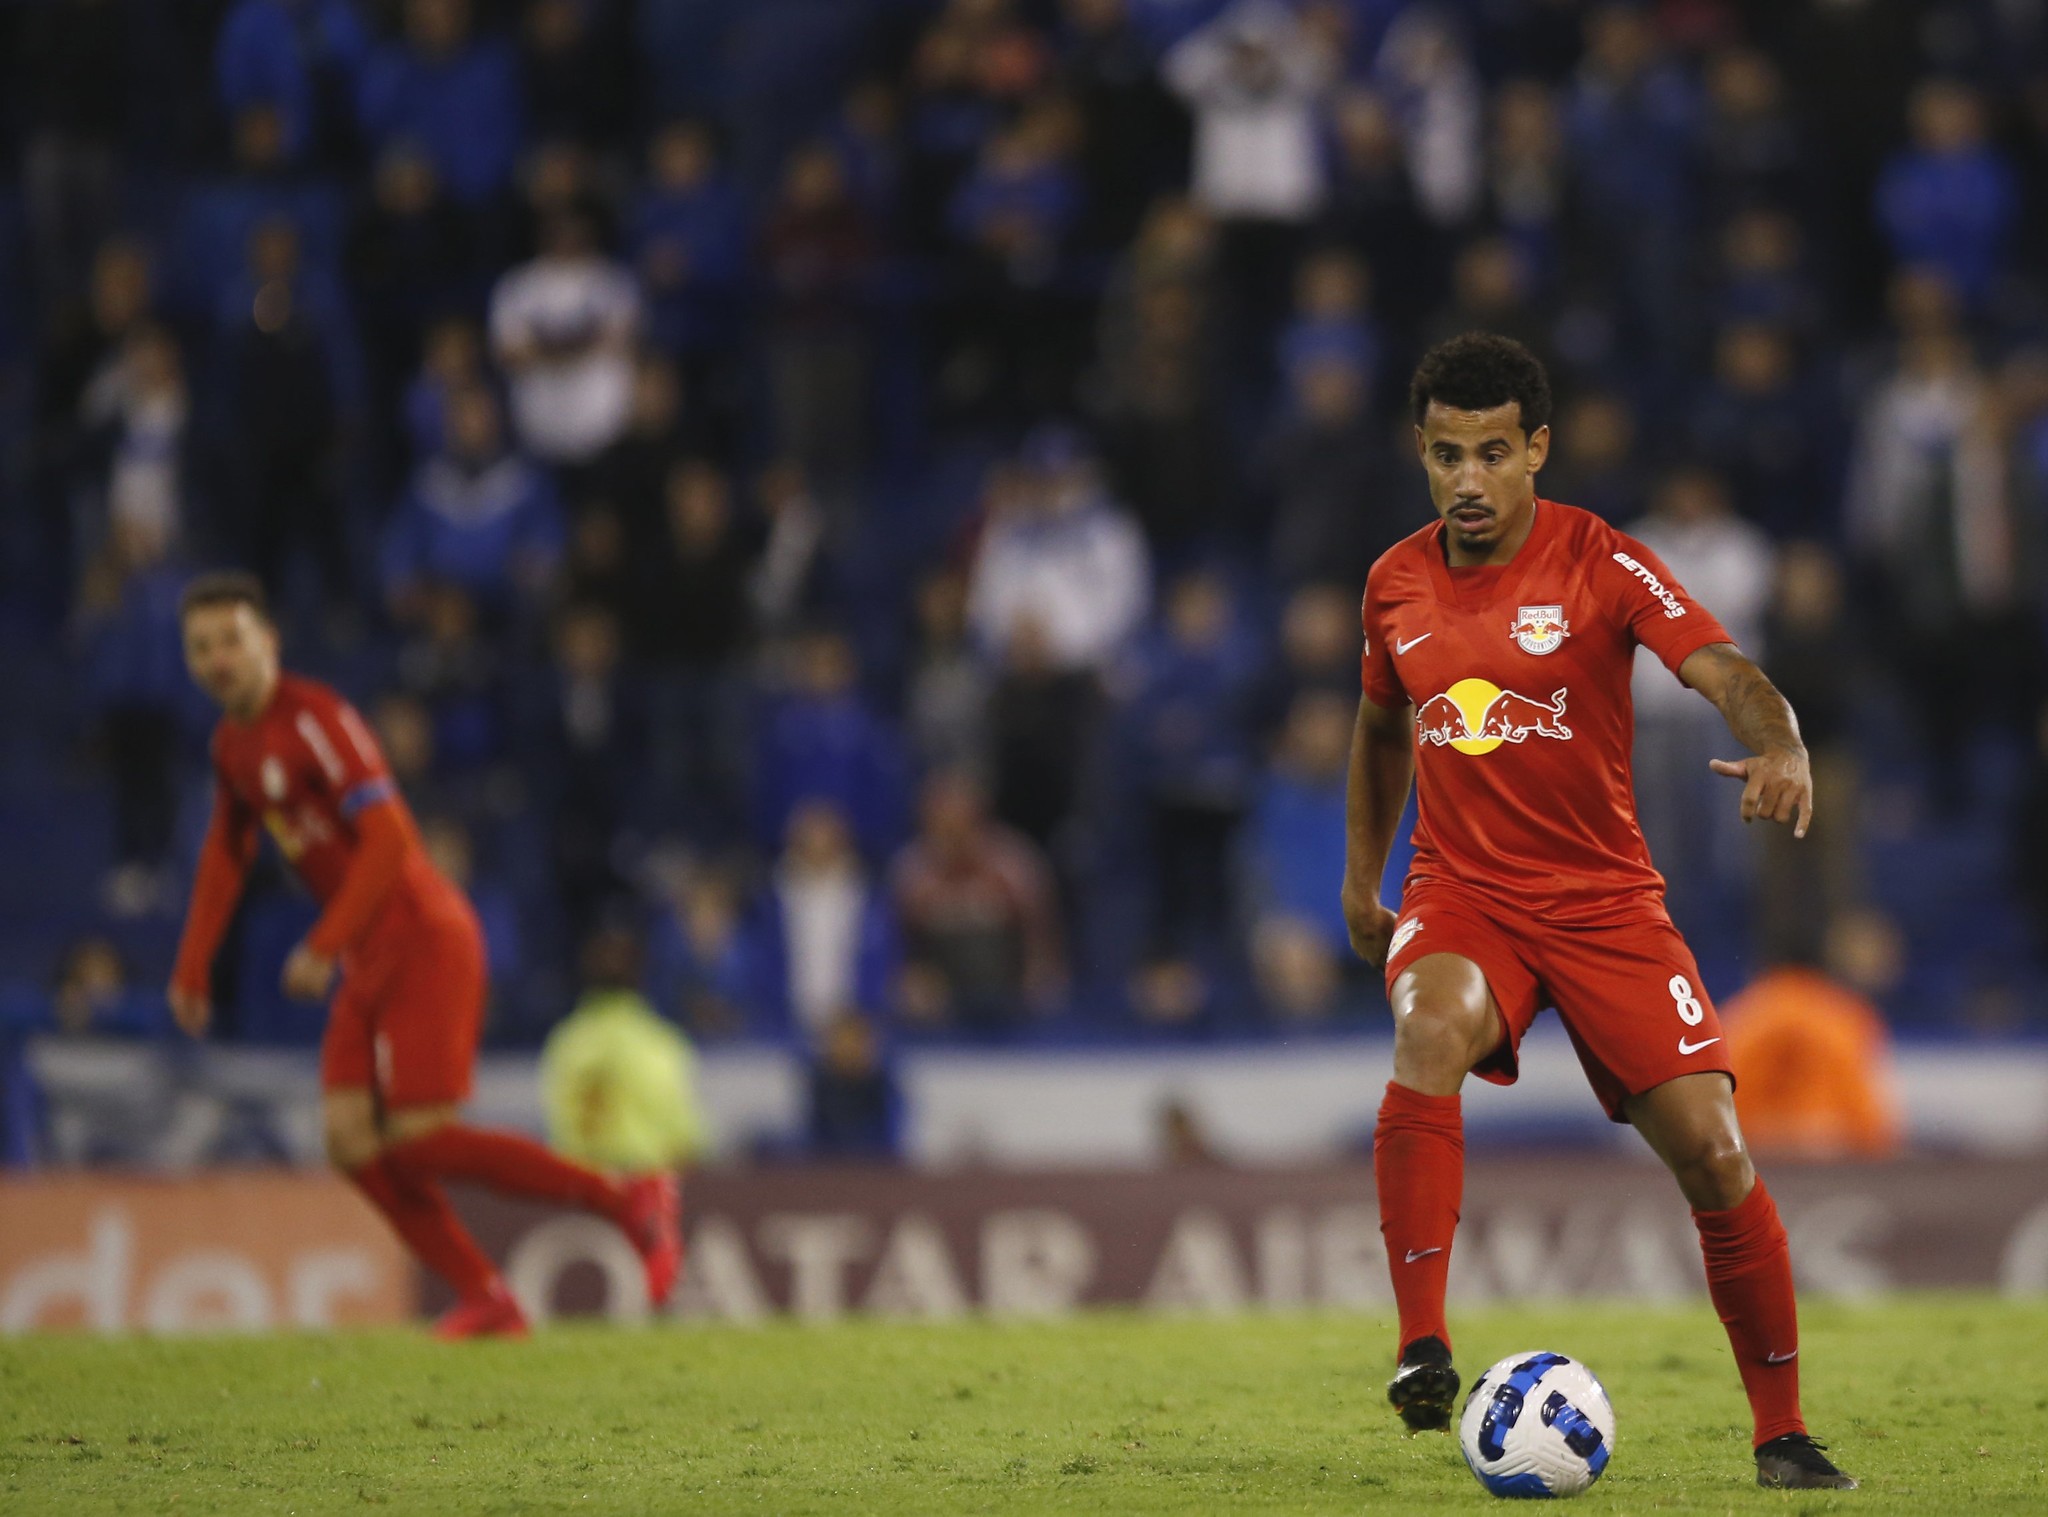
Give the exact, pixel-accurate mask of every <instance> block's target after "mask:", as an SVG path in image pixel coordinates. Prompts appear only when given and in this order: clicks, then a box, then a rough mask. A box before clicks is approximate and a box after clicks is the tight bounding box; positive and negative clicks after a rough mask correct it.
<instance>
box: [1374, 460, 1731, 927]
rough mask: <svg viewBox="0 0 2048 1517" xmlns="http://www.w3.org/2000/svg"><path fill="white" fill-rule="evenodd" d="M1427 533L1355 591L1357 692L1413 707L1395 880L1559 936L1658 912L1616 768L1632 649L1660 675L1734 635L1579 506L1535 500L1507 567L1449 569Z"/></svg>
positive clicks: (1411, 539)
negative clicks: (1556, 930)
mask: <svg viewBox="0 0 2048 1517" xmlns="http://www.w3.org/2000/svg"><path fill="white" fill-rule="evenodd" d="M1443 538H1444V527H1443V524H1442V523H1441V522H1436V523H1433V524H1432V525H1430V526H1428V527H1425V528H1424V529H1423V530H1421V531H1419V532H1416V533H1414V534H1412V535H1411V536H1408V537H1405V538H1403V539H1402V540H1401V541H1400V542H1398V543H1396V544H1395V545H1394V546H1393V547H1392V548H1390V549H1388V550H1387V552H1386V553H1385V554H1384V555H1383V556H1382V557H1381V558H1380V560H1379V562H1378V563H1376V564H1374V565H1373V567H1372V573H1371V574H1370V575H1369V576H1368V577H1367V579H1366V586H1365V606H1364V621H1365V654H1364V658H1363V661H1362V680H1363V684H1364V689H1365V695H1366V698H1367V699H1368V700H1370V701H1372V702H1373V704H1374V705H1377V706H1384V707H1398V706H1402V705H1413V706H1414V707H1415V774H1416V798H1417V807H1418V812H1419V820H1418V821H1417V823H1416V827H1415V862H1414V864H1413V866H1412V868H1411V869H1410V871H1409V876H1408V878H1409V881H1410V883H1414V882H1417V881H1423V880H1432V881H1444V882H1446V883H1450V884H1455V885H1464V886H1467V887H1469V888H1471V889H1473V890H1476V891H1481V892H1484V893H1485V894H1486V895H1487V896H1488V897H1489V899H1494V900H1498V901H1500V902H1502V903H1503V904H1504V905H1505V904H1508V903H1512V904H1513V906H1514V908H1515V909H1516V910H1518V911H1521V912H1524V913H1526V914H1527V915H1528V916H1529V917H1531V918H1533V919H1534V920H1537V921H1542V922H1555V923H1559V924H1562V925H1567V926H1594V925H1607V924H1614V923H1621V922H1628V921H1635V920H1640V919H1643V918H1647V917H1656V916H1659V915H1661V914H1662V912H1663V893H1664V881H1663V878H1662V877H1661V876H1660V875H1659V874H1658V873H1657V871H1656V870H1655V869H1654V868H1652V867H1651V864H1650V851H1649V849H1648V847H1646V846H1645V844H1644V842H1643V834H1642V829H1641V828H1640V827H1639V826H1638V825H1637V824H1636V813H1635V793H1634V787H1633V784H1632V782H1631V775H1630V765H1629V759H1630V753H1631V751H1632V749H1633V746H1634V740H1635V707H1634V703H1633V702H1632V700H1631V699H1630V696H1629V681H1630V676H1631V674H1632V673H1633V670H1634V667H1635V649H1636V646H1637V645H1638V644H1641V645H1642V646H1644V647H1646V648H1648V649H1650V651H1651V652H1653V653H1655V654H1656V655H1657V656H1658V657H1659V658H1661V659H1662V660H1663V661H1664V663H1665V665H1666V666H1667V667H1668V668H1670V669H1671V670H1672V672H1673V673H1674V674H1676V672H1677V670H1678V666H1679V665H1680V664H1681V663H1682V662H1684V660H1685V659H1686V658H1687V657H1688V656H1689V655H1691V654H1693V653H1695V652H1697V651H1698V650H1699V649H1701V648H1704V647H1706V646H1707V645H1709V644H1710V643H1725V642H1730V641H1732V639H1731V638H1730V637H1729V636H1728V633H1727V631H1726V630H1725V629H1724V628H1723V627H1722V626H1721V624H1720V623H1719V622H1717V621H1715V620H1714V618H1713V617H1712V616H1710V615H1709V614H1708V613H1707V612H1706V611H1705V610H1703V609H1702V608H1701V607H1700V606H1699V604H1698V603H1697V602H1695V601H1694V600H1692V598H1691V597H1689V596H1688V595H1687V594H1686V593H1685V591H1684V590H1683V589H1682V588H1681V587H1680V586H1679V584H1678V582H1677V581H1676V580H1675V579H1674V578H1672V575H1671V571H1670V570H1669V569H1667V568H1665V566H1664V565H1663V563H1662V562H1661V561H1660V560H1659V559H1658V558H1657V556H1656V555H1655V554H1654V553H1652V552H1651V551H1650V550H1649V549H1648V548H1646V547H1644V546H1643V545H1642V544H1641V543H1639V542H1637V541H1636V540H1635V539H1634V538H1632V537H1629V536H1627V535H1626V534H1624V533H1621V532H1617V531H1616V530H1615V529H1614V528H1612V527H1610V526H1608V525H1607V523H1605V522H1604V521H1602V520H1601V519H1600V518H1599V517H1597V516H1595V515H1593V514H1592V513H1591V512H1590V511H1582V510H1579V509H1578V508H1577V507H1575V506H1565V505H1559V504H1557V503H1556V502H1554V501H1547V500H1539V501H1538V502H1537V503H1536V521H1535V525H1534V526H1533V527H1532V528H1531V529H1530V533H1529V539H1528V541H1527V542H1525V543H1524V544H1523V545H1522V548H1521V551H1520V552H1518V553H1517V554H1516V555H1515V557H1514V559H1513V560H1512V561H1511V562H1509V563H1506V564H1489V565H1482V566H1479V567H1475V568H1469V569H1454V568H1452V567H1450V566H1449V565H1448V564H1447V563H1446V562H1445V560H1444V544H1443Z"/></svg>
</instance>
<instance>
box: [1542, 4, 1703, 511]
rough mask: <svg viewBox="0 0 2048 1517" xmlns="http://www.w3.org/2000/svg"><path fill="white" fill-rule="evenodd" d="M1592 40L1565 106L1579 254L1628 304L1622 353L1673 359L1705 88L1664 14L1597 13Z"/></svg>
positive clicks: (1590, 26) (1678, 341)
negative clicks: (1675, 46) (1671, 43)
mask: <svg viewBox="0 0 2048 1517" xmlns="http://www.w3.org/2000/svg"><path fill="white" fill-rule="evenodd" d="M1584 35H1585V44H1586V46H1585V56H1584V59H1583V61H1582V62H1581V63H1580V65H1579V68H1578V72H1577V75H1576V77H1575V78H1574V80H1573V82H1572V88H1571V93H1570V98H1569V100H1568V102H1567V104H1566V107H1565V141H1566V143H1567V145H1568V147H1569V150H1570V157H1571V164H1572V176H1573V196H1574V201H1575V204H1576V206H1577V207H1578V208H1579V210H1580V213H1581V214H1582V216H1583V223H1582V227H1581V232H1580V235H1579V236H1577V237H1576V238H1574V245H1575V251H1576V252H1578V253H1579V254H1580V255H1581V256H1582V257H1583V258H1585V259H1586V261H1587V262H1588V263H1589V264H1590V267H1589V268H1588V269H1587V270H1586V271H1585V273H1586V274H1587V276H1588V277H1590V278H1594V279H1601V280H1604V281H1605V282H1607V283H1608V286H1609V288H1610V289H1611V290H1612V291H1613V293H1614V295H1616V296H1619V302H1618V304H1619V311H1618V313H1617V314H1619V316H1620V317H1621V326H1622V334H1621V342H1622V346H1623V348H1624V349H1625V350H1626V351H1629V352H1632V353H1638V354H1641V355H1642V356H1643V357H1645V358H1646V359H1652V360H1664V361H1668V360H1669V359H1671V358H1673V357H1675V356H1676V355H1678V354H1680V353H1682V352H1684V351H1685V341H1686V338H1687V336H1688V335H1689V330H1690V322H1691V319H1692V304H1691V302H1689V301H1688V300H1687V299H1686V298H1685V283H1684V282H1685V276H1686V273H1687V271H1688V269H1689V266H1690V255H1691V247H1690V242H1691V237H1692V229H1693V226H1694V222H1695V219H1696V214H1697V199H1696V193H1695V186H1696V174H1695V172H1694V170H1695V163H1696V160H1697V156H1698V143H1699V138H1700V131H1701V126H1702V119H1703V111H1702V105H1701V99H1700V91H1699V89H1698V86H1697V85H1696V84H1695V83H1694V81H1693V78H1692V75H1691V74H1690V72H1689V71H1688V70H1687V69H1686V68H1685V67H1684V65H1683V63H1682V62H1681V60H1680V59H1678V58H1677V57H1675V56H1674V55H1673V50H1671V49H1670V48H1669V47H1668V46H1667V44H1666V39H1665V37H1664V36H1663V33H1662V29H1661V27H1660V24H1659V16H1658V14H1657V13H1655V12H1653V11H1648V10H1644V9H1641V8H1638V7H1636V6H1634V5H1628V4H1613V3H1609V4H1602V5H1597V6H1593V7H1590V8H1589V9H1588V10H1587V11H1586V12H1585V22H1584ZM1559 435H1560V436H1561V437H1570V436H1571V435H1572V434H1571V432H1570V431H1569V430H1568V429H1560V433H1559ZM1586 504H1587V505H1589V506H1590V505H1591V504H1592V503H1591V502H1590V501H1589V502H1586ZM1609 519H1610V520H1612V519H1613V518H1609Z"/></svg>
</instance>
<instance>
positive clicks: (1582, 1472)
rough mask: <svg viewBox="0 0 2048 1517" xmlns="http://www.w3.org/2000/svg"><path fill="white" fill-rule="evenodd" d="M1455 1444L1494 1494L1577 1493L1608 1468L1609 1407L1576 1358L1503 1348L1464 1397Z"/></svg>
mask: <svg viewBox="0 0 2048 1517" xmlns="http://www.w3.org/2000/svg"><path fill="white" fill-rule="evenodd" d="M1458 1442H1459V1444H1460V1446H1462V1447H1463V1448H1464V1450H1465V1462H1466V1463H1467V1464H1469V1465H1471V1466H1472V1473H1473V1474H1475V1475H1477V1476H1478V1477H1479V1483H1480V1484H1481V1485H1483V1486H1485V1487H1486V1488H1487V1489H1488V1490H1489V1491H1491V1492H1493V1494H1494V1495H1496V1496H1577V1495H1579V1494H1580V1493H1581V1492H1583V1491H1584V1490H1585V1489H1586V1488H1587V1487H1588V1486H1590V1485H1592V1483H1593V1482H1594V1481H1596V1480H1598V1479H1599V1478H1600V1472H1601V1471H1602V1470H1604V1469H1606V1468H1607V1460H1608V1456H1609V1455H1610V1454H1612V1453H1613V1451H1614V1408H1613V1406H1611V1405H1610V1404H1609V1403H1608V1400H1607V1392H1606V1390H1604V1389H1603V1388H1602V1387H1601V1384H1600V1382H1599V1381H1598V1380H1596V1379H1594V1378H1593V1372H1592V1371H1591V1370H1589V1369H1587V1368H1586V1366H1585V1365H1583V1364H1581V1363H1579V1362H1578V1361H1577V1360H1576V1359H1567V1358H1566V1357H1565V1356H1564V1355H1563V1354H1548V1353H1540V1352H1538V1353H1526V1354H1510V1355H1508V1357H1507V1358H1505V1359H1503V1360H1501V1362H1500V1363H1498V1364H1496V1365H1495V1366H1494V1367H1493V1368H1492V1369H1490V1370H1488V1371H1487V1372H1486V1373H1485V1374H1483V1375H1481V1376H1480V1377H1479V1380H1478V1383H1477V1384H1475V1385H1474V1386H1473V1387H1472V1393H1471V1394H1470V1395H1468V1396H1467V1397H1466V1398H1465V1410H1464V1413H1463V1415H1462V1416H1460V1417H1459V1419H1458Z"/></svg>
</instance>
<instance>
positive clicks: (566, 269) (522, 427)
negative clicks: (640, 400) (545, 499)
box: [491, 211, 640, 495]
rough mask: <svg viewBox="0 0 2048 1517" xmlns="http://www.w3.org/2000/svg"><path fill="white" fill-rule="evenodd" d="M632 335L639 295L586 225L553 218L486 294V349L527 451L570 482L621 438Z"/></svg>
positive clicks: (574, 218) (577, 218) (572, 215)
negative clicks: (531, 252)
mask: <svg viewBox="0 0 2048 1517" xmlns="http://www.w3.org/2000/svg"><path fill="white" fill-rule="evenodd" d="M639 329H640V292H639V289H638V287H637V286H636V285H635V284H634V282H633V276H632V274H631V273H630V272H628V271H627V270H626V269H625V268H624V267H623V266H622V265H620V264H617V263H615V262H613V261H612V260H611V259H610V258H607V257H606V256H605V255H604V252H603V251H602V249H600V247H599V246H598V241H597V229H596V227H595V226H594V225H593V224H592V223H591V221H590V219H589V217H588V216H586V215H583V214H581V213H579V212H576V211H564V212H560V213H558V214H555V215H553V216H550V217H549V218H548V220H547V221H546V222H545V223H544V224H543V225H542V227H541V232H540V252H539V254H538V255H537V256H536V257H535V258H534V259H533V261H532V262H530V263H523V264H520V265H519V266H518V267H516V268H514V269H512V270H510V271H509V272H507V273H506V274H505V276H504V277H503V278H502V279H500V280H499V281H498V285H497V288H496V289H495V290H494V291H492V293H491V348H492V350H493V352H494V353H495V354H496V355H497V359H498V362H499V363H500V364H501V365H503V366H504V369H505V372H506V374H507V375H508V376H509V377H510V381H511V389H512V421H513V428H514V430H515V431H516V432H517V433H518V435H519V441H520V443H521V445H522V446H523V447H525V448H526V450H527V451H528V452H530V453H532V454H533V455H534V456H535V457H536V458H539V459H541V460H543V461H544V462H547V463H550V464H554V465H556V466H557V467H558V468H566V469H567V470H568V472H569V474H570V475H577V474H578V466H582V465H588V464H589V463H591V462H592V461H593V460H594V459H595V458H596V457H597V456H598V455H599V454H600V453H602V452H603V451H604V450H605V449H606V448H607V447H609V446H611V444H612V443H614V442H616V441H617V440H618V438H619V436H620V434H621V433H623V432H624V431H625V430H626V423H627V421H628V419H629V418H630V416H631V414H632V409H633V344H634V342H635V340H636V338H637V337H638V335H639ZM570 493H571V494H572V495H574V494H575V493H577V492H576V491H575V490H574V489H573V487H572V488H571V490H570Z"/></svg>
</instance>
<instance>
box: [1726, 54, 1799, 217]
mask: <svg viewBox="0 0 2048 1517" xmlns="http://www.w3.org/2000/svg"><path fill="white" fill-rule="evenodd" d="M1705 82H1706V87H1707V89H1706V99H1705V101H1704V104H1705V107H1706V116H1705V119H1704V121H1703V122H1702V123H1701V129H1700V136H1699V143H1700V171H1701V178H1702V194H1703V197H1704V203H1705V206H1706V210H1707V217H1708V219H1709V220H1710V221H1721V220H1723V219H1725V218H1726V217H1728V216H1729V215H1731V214H1739V213H1740V212H1742V211H1743V210H1745V209H1746V208H1749V207H1754V206H1760V205H1797V204H1799V203H1800V201H1801V200H1802V199H1804V198H1805V197H1806V196H1807V195H1809V194H1810V193H1811V192H1812V191H1813V189H1814V188H1815V184H1814V167H1815V166H1814V164H1813V163H1812V162H1811V161H1810V159H1811V151H1810V149H1809V147H1808V145H1807V141H1806V134H1805V132H1804V131H1803V130H1802V123H1801V122H1800V120H1799V118H1798V115H1797V114H1796V113H1795V110H1794V106H1793V100H1792V95H1791V92H1790V91H1789V90H1787V89H1786V88H1785V76H1784V73H1783V72H1782V70H1780V68H1779V66H1778V64H1777V62H1776V60H1774V59H1773V58H1772V57H1771V56H1770V55H1769V54H1768V53H1766V52H1763V51H1762V50H1760V49H1758V48H1754V47H1745V46H1742V45H1739V44H1738V45H1735V46H1730V47H1723V48H1721V49H1720V50H1719V51H1718V52H1716V53H1714V54H1713V55H1712V56H1711V57H1710V58H1708V59H1707V63H1706V69H1705Z"/></svg>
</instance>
